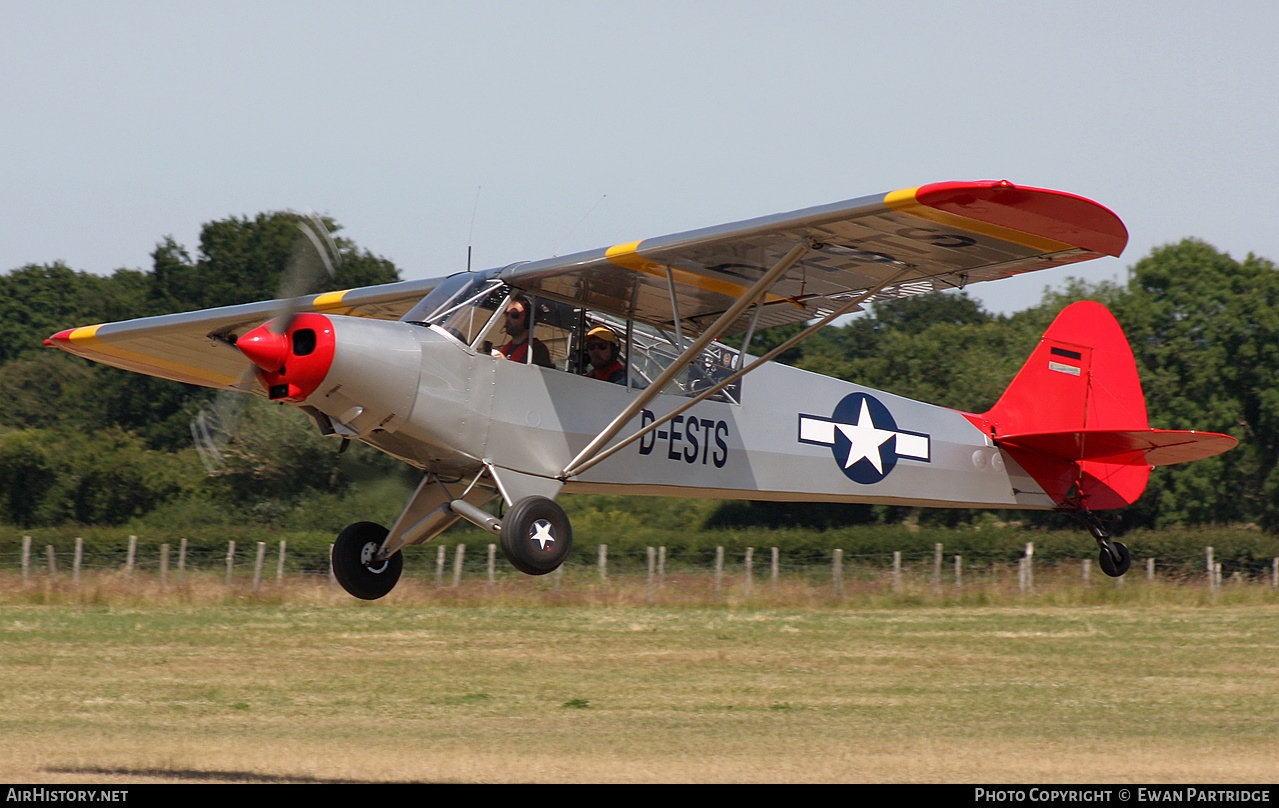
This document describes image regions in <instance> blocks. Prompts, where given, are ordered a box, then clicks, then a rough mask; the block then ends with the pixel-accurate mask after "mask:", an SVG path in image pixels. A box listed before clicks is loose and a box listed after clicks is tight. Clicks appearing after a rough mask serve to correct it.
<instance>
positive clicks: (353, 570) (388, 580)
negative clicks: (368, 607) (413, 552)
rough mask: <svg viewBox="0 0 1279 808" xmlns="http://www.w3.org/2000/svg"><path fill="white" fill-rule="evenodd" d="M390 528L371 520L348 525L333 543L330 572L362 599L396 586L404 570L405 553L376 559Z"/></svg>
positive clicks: (348, 589)
mask: <svg viewBox="0 0 1279 808" xmlns="http://www.w3.org/2000/svg"><path fill="white" fill-rule="evenodd" d="M388 532H389V531H388V530H387V529H386V528H384V527H382V526H381V525H379V524H376V523H374V522H356V523H355V524H353V525H347V527H346V529H345V530H343V531H342V532H341V533H339V534H338V537H337V541H335V542H334V543H333V554H332V561H333V575H334V577H336V578H337V579H338V583H340V584H342V588H343V589H345V590H346V591H347V592H349V593H350V594H352V595H354V596H355V597H357V598H360V599H361V600H377V599H378V598H380V597H382V596H383V595H385V594H386V593H388V592H390V591H391V590H392V589H394V588H395V584H396V583H397V582H398V581H399V580H400V573H401V572H403V571H404V556H402V555H401V554H400V553H398V552H397V553H396V554H395V555H393V556H391V557H390V558H384V559H382V560H381V561H379V560H377V553H378V550H380V549H382V542H384V541H386V534H387V533H388Z"/></svg>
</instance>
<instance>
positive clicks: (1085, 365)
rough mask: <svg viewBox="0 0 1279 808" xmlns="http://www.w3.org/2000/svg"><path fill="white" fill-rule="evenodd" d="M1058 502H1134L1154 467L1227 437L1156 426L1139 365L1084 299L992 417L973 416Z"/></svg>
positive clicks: (1100, 505)
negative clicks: (1151, 422) (1150, 419)
mask: <svg viewBox="0 0 1279 808" xmlns="http://www.w3.org/2000/svg"><path fill="white" fill-rule="evenodd" d="M969 417H970V418H971V420H972V421H973V423H975V424H977V425H978V426H979V427H981V428H982V429H984V430H986V431H988V432H989V433H990V434H991V435H992V436H993V437H994V439H995V442H996V443H997V444H998V445H999V446H1000V448H1002V449H1004V451H1006V452H1007V453H1008V454H1009V455H1010V456H1011V457H1012V458H1013V459H1014V460H1016V461H1017V462H1018V463H1019V464H1020V465H1021V466H1022V468H1024V469H1025V470H1026V472H1027V473H1029V474H1030V475H1031V476H1032V477H1034V478H1035V480H1036V482H1038V483H1039V484H1040V486H1042V487H1043V489H1044V490H1045V491H1046V492H1047V493H1048V494H1049V496H1051V497H1052V498H1053V501H1054V502H1056V503H1057V504H1058V505H1059V506H1064V507H1073V508H1081V509H1087V510H1104V509H1107V508H1120V507H1123V506H1125V505H1130V504H1132V503H1133V502H1135V501H1136V500H1137V498H1138V497H1139V496H1141V492H1142V491H1143V490H1145V487H1146V480H1147V478H1148V477H1149V475H1150V468H1151V466H1156V465H1164V464H1167V463H1180V462H1184V461H1188V460H1198V459H1200V458H1204V457H1210V456H1212V455H1215V454H1219V453H1221V452H1224V451H1226V450H1228V449H1230V448H1232V447H1233V446H1234V445H1235V444H1236V443H1237V441H1236V440H1235V439H1234V438H1231V437H1229V436H1227V435H1215V434H1212V433H1203V432H1182V431H1172V430H1159V429H1151V428H1150V426H1149V422H1148V421H1147V420H1146V399H1145V396H1144V395H1143V394H1142V391H1141V381H1140V379H1138V377H1137V364H1136V362H1135V361H1134V360H1133V356H1132V349H1131V348H1130V347H1129V346H1128V339H1127V338H1126V337H1125V336H1124V333H1123V330H1122V329H1121V328H1120V327H1119V323H1118V322H1117V321H1116V320H1115V318H1114V315H1112V314H1111V313H1110V312H1109V311H1108V310H1107V309H1106V307H1105V306H1102V305H1101V304H1100V303H1094V302H1091V301H1083V302H1080V303H1075V304H1073V305H1071V306H1068V307H1066V309H1065V310H1064V311H1062V313H1061V314H1059V315H1058V316H1057V319H1056V320H1054V321H1053V323H1052V325H1051V326H1049V327H1048V330H1047V331H1045V332H1044V336H1043V338H1042V339H1041V340H1040V342H1039V345H1038V346H1037V347H1036V348H1035V350H1034V352H1033V353H1032V354H1031V355H1030V359H1028V360H1026V364H1025V365H1023V366H1022V369H1021V370H1020V371H1019V372H1018V373H1017V376H1016V378H1014V379H1013V382H1012V384H1010V385H1009V386H1008V389H1007V390H1005V391H1004V394H1003V396H1001V397H1000V399H999V402H998V403H997V404H995V406H994V407H993V408H991V409H990V411H989V412H986V413H984V414H982V415H976V416H969Z"/></svg>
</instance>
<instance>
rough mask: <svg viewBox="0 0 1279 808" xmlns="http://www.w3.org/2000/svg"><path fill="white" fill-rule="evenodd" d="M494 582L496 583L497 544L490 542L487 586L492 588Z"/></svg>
mask: <svg viewBox="0 0 1279 808" xmlns="http://www.w3.org/2000/svg"><path fill="white" fill-rule="evenodd" d="M496 583H497V545H496V544H490V545H489V555H488V587H489V589H492V588H493V585H494V584H496Z"/></svg>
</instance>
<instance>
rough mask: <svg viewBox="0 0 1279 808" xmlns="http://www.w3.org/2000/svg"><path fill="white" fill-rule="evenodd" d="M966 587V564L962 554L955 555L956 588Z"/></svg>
mask: <svg viewBox="0 0 1279 808" xmlns="http://www.w3.org/2000/svg"><path fill="white" fill-rule="evenodd" d="M963 588H964V566H963V561H962V559H961V557H960V556H955V589H957V590H959V589H963Z"/></svg>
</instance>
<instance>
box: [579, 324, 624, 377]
mask: <svg viewBox="0 0 1279 808" xmlns="http://www.w3.org/2000/svg"><path fill="white" fill-rule="evenodd" d="M621 351H622V346H621V344H620V343H618V341H617V334H615V333H614V332H613V329H611V328H608V327H607V326H602V325H601V326H596V327H595V328H592V329H591V330H590V331H589V332H587V334H586V356H587V358H588V359H589V360H590V363H591V369H590V370H588V371H587V372H586V374H585V375H586V377H587V378H588V379H603V380H604V381H606V382H612V383H613V384H626V367H625V366H624V365H623V364H622V362H621V360H620V359H619V358H618V356H619V355H620V354H621Z"/></svg>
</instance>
